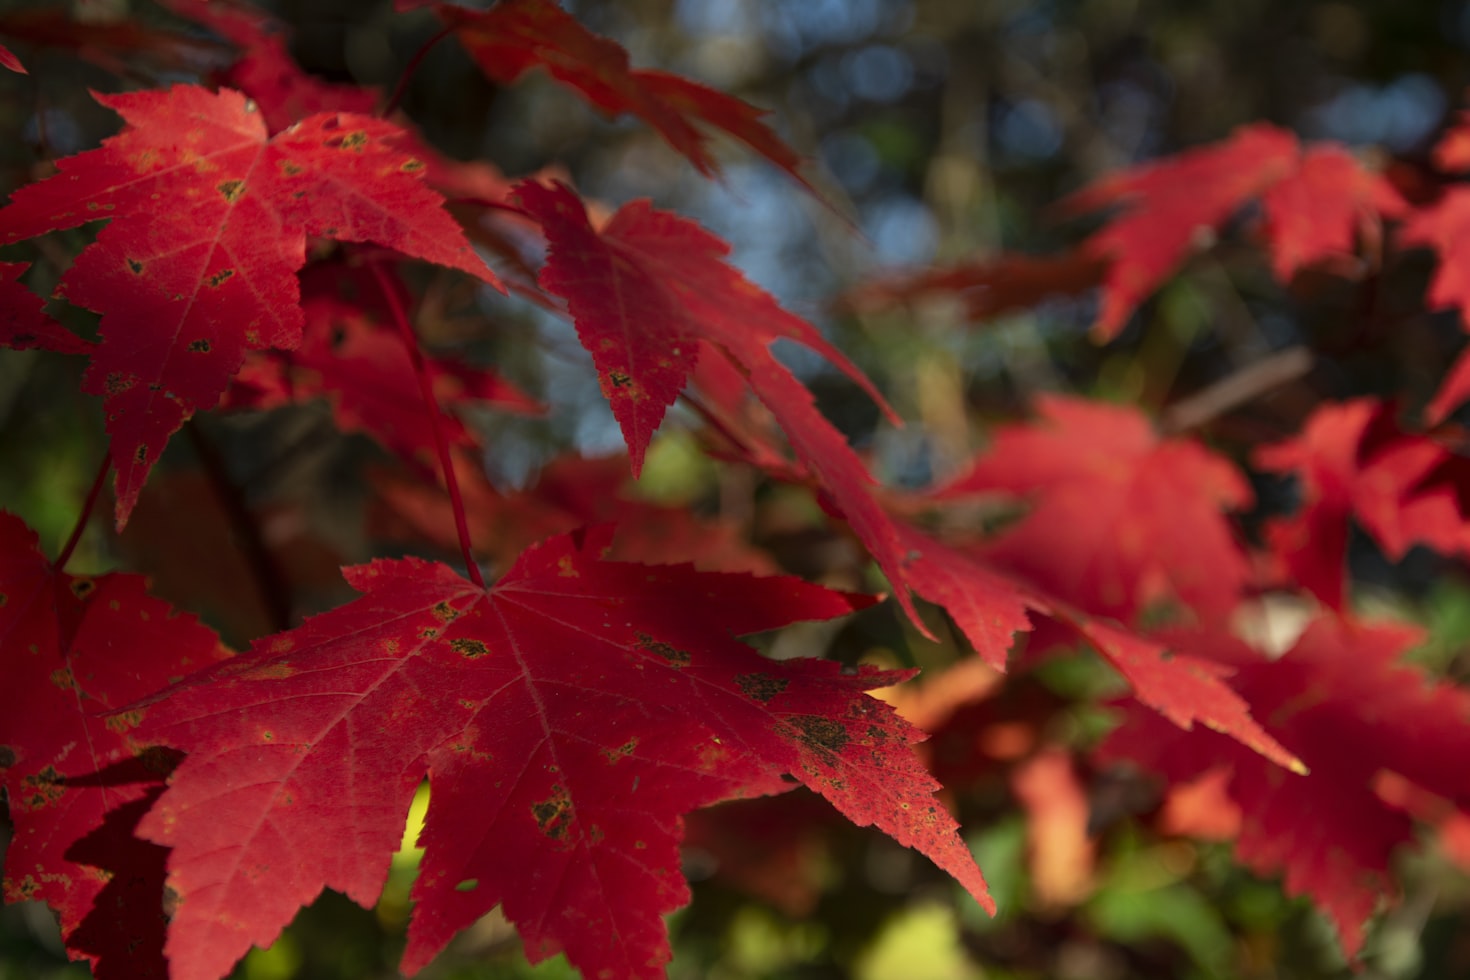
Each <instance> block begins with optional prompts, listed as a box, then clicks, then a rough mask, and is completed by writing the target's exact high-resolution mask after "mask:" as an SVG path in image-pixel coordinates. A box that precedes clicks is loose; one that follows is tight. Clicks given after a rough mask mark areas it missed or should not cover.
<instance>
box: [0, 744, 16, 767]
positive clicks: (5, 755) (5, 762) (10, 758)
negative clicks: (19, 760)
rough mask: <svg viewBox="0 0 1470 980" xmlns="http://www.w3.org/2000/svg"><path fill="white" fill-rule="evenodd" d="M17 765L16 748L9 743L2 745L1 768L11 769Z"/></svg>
mask: <svg viewBox="0 0 1470 980" xmlns="http://www.w3.org/2000/svg"><path fill="white" fill-rule="evenodd" d="M13 765H15V749H12V748H11V747H10V746H8V745H0V769H9V768H10V767H11V766H13Z"/></svg>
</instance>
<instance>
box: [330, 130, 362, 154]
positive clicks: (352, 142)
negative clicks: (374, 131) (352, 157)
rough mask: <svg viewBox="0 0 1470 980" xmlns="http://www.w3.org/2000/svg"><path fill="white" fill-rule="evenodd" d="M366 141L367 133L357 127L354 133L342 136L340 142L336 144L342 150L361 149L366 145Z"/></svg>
mask: <svg viewBox="0 0 1470 980" xmlns="http://www.w3.org/2000/svg"><path fill="white" fill-rule="evenodd" d="M367 141H368V136H367V133H365V132H363V131H362V130H360V129H359V130H358V131H357V132H355V133H348V134H347V135H346V136H344V137H342V139H341V142H339V143H338V144H337V145H338V146H340V147H342V149H344V150H361V149H362V148H363V147H364V146H367Z"/></svg>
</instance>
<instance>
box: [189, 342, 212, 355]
mask: <svg viewBox="0 0 1470 980" xmlns="http://www.w3.org/2000/svg"><path fill="white" fill-rule="evenodd" d="M189 353H191V354H208V353H209V341H207V340H195V341H191V342H190V343H189Z"/></svg>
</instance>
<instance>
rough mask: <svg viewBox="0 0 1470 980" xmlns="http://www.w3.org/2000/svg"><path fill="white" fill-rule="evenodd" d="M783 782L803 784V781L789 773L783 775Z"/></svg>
mask: <svg viewBox="0 0 1470 980" xmlns="http://www.w3.org/2000/svg"><path fill="white" fill-rule="evenodd" d="M781 782H783V783H799V782H801V780H799V779H797V778H796V777H795V776H793V775H791V773H789V772H783V773H782V774H781Z"/></svg>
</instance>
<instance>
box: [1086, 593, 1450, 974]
mask: <svg viewBox="0 0 1470 980" xmlns="http://www.w3.org/2000/svg"><path fill="white" fill-rule="evenodd" d="M1421 639H1422V633H1421V632H1420V631H1419V630H1417V629H1416V628H1413V627H1409V626H1402V625H1366V624H1358V623H1354V622H1351V621H1348V620H1341V619H1337V618H1334V617H1332V616H1322V617H1319V618H1318V619H1316V620H1314V621H1313V622H1312V623H1311V625H1309V626H1308V628H1307V630H1306V632H1305V633H1303V634H1302V636H1301V637H1300V638H1299V639H1298V640H1297V642H1296V645H1295V646H1294V647H1293V648H1292V649H1291V650H1289V651H1288V652H1287V653H1286V654H1285V655H1283V656H1282V657H1281V658H1279V659H1278V660H1274V661H1271V660H1266V659H1265V658H1263V657H1261V656H1260V655H1259V654H1256V653H1255V652H1254V651H1252V650H1250V649H1249V648H1248V647H1246V646H1245V645H1244V644H1242V643H1240V641H1238V640H1235V639H1233V638H1231V637H1227V636H1224V635H1212V636H1207V637H1196V638H1194V639H1192V640H1190V641H1189V645H1190V646H1191V647H1192V648H1193V649H1195V650H1198V651H1207V655H1209V656H1211V657H1213V658H1215V659H1217V660H1219V661H1221V662H1222V663H1226V664H1228V665H1229V666H1231V667H1233V668H1234V669H1235V677H1234V680H1235V685H1236V687H1237V689H1239V691H1240V692H1241V694H1242V696H1243V697H1245V698H1246V699H1247V700H1248V701H1249V702H1250V703H1251V705H1252V706H1253V707H1254V708H1255V710H1256V712H1257V713H1258V714H1259V715H1260V716H1261V717H1262V718H1265V719H1268V722H1267V724H1268V726H1269V728H1270V730H1271V732H1272V734H1273V735H1275V736H1277V737H1279V738H1280V739H1281V740H1282V742H1283V743H1284V744H1285V745H1286V746H1287V747H1288V748H1289V749H1290V750H1291V751H1292V752H1294V753H1297V754H1298V755H1300V756H1301V758H1302V760H1303V761H1304V762H1305V763H1306V764H1307V766H1308V767H1309V768H1310V770H1311V771H1310V773H1309V774H1306V775H1296V776H1290V775H1285V774H1283V773H1282V772H1281V770H1280V769H1278V768H1275V767H1273V766H1269V765H1267V764H1266V763H1265V762H1264V760H1263V759H1261V758H1260V757H1259V756H1255V755H1252V754H1251V753H1248V752H1243V751H1241V749H1240V747H1239V746H1237V745H1235V744H1233V743H1230V742H1227V741H1224V740H1221V739H1220V738H1218V737H1217V736H1215V735H1213V734H1211V733H1209V732H1198V731H1197V732H1192V733H1189V734H1184V733H1181V732H1178V731H1177V730H1170V729H1167V728H1165V727H1163V726H1160V725H1159V724H1158V722H1157V720H1156V719H1155V718H1154V717H1152V716H1149V715H1145V714H1143V713H1140V712H1137V711H1133V710H1129V711H1128V713H1127V716H1126V719H1125V721H1124V723H1123V725H1122V727H1120V728H1119V729H1117V730H1116V731H1115V732H1114V733H1113V734H1112V735H1110V736H1109V738H1108V740H1107V741H1106V742H1105V743H1104V745H1103V746H1102V748H1101V750H1100V752H1101V754H1102V755H1103V757H1105V758H1109V759H1127V760H1132V761H1135V762H1137V763H1139V764H1141V765H1143V766H1144V767H1145V768H1147V769H1149V770H1151V771H1153V772H1157V773H1159V774H1161V775H1163V776H1165V777H1166V778H1167V779H1168V780H1169V781H1170V782H1171V783H1183V782H1189V781H1191V780H1196V779H1200V778H1201V777H1203V776H1205V775H1206V774H1209V773H1211V772H1214V771H1217V770H1220V769H1223V770H1224V771H1226V772H1227V773H1228V774H1229V775H1228V782H1227V784H1226V791H1227V793H1228V795H1229V797H1230V799H1231V800H1233V801H1234V802H1235V804H1236V805H1237V806H1239V807H1240V810H1241V827H1240V832H1239V836H1238V837H1237V839H1236V841H1235V852H1236V855H1237V857H1239V858H1240V860H1241V861H1242V862H1244V863H1245V864H1246V865H1247V866H1249V867H1251V868H1253V869H1254V870H1256V871H1257V872H1259V873H1261V874H1275V873H1278V872H1279V873H1282V874H1283V875H1284V877H1285V883H1286V889H1287V891H1288V893H1290V894H1292V895H1307V896H1309V897H1310V898H1311V899H1312V901H1313V902H1315V903H1316V904H1317V905H1318V906H1319V907H1320V908H1321V909H1322V910H1323V911H1324V912H1326V913H1327V915H1328V916H1329V917H1330V918H1331V919H1332V921H1333V922H1334V923H1335V925H1336V926H1337V930H1338V934H1339V935H1340V937H1341V939H1342V944H1343V948H1344V949H1345V951H1346V952H1347V954H1348V955H1349V956H1354V955H1356V954H1357V952H1358V951H1359V950H1360V949H1361V947H1362V943H1363V925H1364V922H1365V921H1366V920H1367V919H1368V917H1369V916H1370V915H1371V914H1372V912H1373V911H1374V909H1375V908H1376V907H1377V906H1378V905H1379V904H1380V903H1381V902H1382V901H1383V899H1384V897H1385V896H1387V895H1390V894H1391V893H1392V892H1393V886H1392V881H1393V879H1392V875H1391V872H1390V864H1389V862H1390V856H1391V852H1392V851H1393V850H1394V849H1395V848H1396V847H1398V846H1400V845H1404V844H1409V843H1412V842H1413V840H1414V833H1413V826H1412V822H1411V821H1410V819H1409V818H1408V816H1407V815H1406V814H1405V813H1404V812H1403V811H1402V810H1400V809H1398V808H1397V807H1394V806H1391V805H1389V804H1388V803H1386V802H1385V801H1384V800H1383V799H1382V798H1381V797H1380V795H1379V794H1378V792H1377V791H1376V789H1375V786H1376V784H1377V781H1378V779H1379V776H1380V774H1383V773H1394V774H1397V775H1399V776H1402V777H1404V778H1405V779H1407V780H1408V781H1410V782H1411V783H1413V784H1415V785H1418V786H1420V787H1423V788H1424V789H1427V790H1429V791H1430V792H1432V793H1436V794H1438V795H1440V796H1442V797H1444V798H1446V799H1449V800H1453V801H1455V802H1457V803H1458V804H1459V805H1461V806H1464V805H1465V804H1466V803H1470V781H1467V780H1466V777H1465V770H1464V767H1462V766H1460V765H1459V764H1458V763H1457V761H1456V760H1458V759H1462V758H1464V753H1465V752H1467V751H1470V732H1467V729H1466V727H1465V723H1464V719H1465V718H1466V717H1467V714H1470V694H1467V693H1466V692H1464V691H1462V690H1460V689H1458V688H1455V687H1452V686H1450V685H1446V684H1429V683H1426V678H1425V677H1424V676H1423V675H1422V674H1421V673H1420V672H1419V671H1417V670H1414V669H1410V668H1407V667H1404V666H1402V665H1401V664H1400V663H1399V658H1400V655H1401V654H1402V653H1403V651H1404V650H1406V649H1407V648H1409V647H1411V646H1413V645H1414V644H1416V643H1418V642H1419V641H1420V640H1421Z"/></svg>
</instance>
